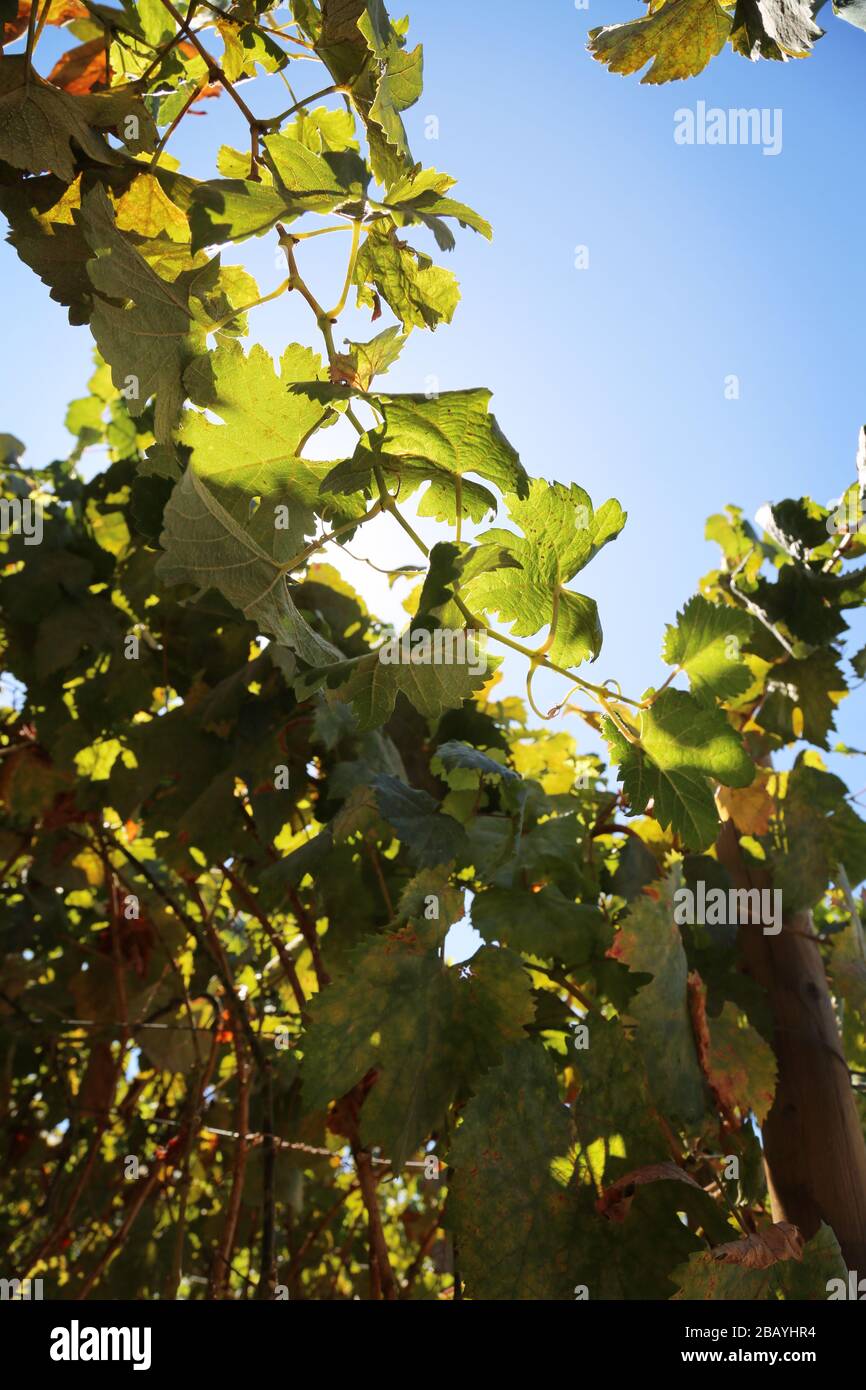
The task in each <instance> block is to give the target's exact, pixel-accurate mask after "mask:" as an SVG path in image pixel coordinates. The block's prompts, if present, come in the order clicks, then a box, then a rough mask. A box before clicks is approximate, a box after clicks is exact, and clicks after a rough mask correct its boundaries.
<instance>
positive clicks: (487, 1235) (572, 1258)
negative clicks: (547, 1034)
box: [446, 1042, 579, 1300]
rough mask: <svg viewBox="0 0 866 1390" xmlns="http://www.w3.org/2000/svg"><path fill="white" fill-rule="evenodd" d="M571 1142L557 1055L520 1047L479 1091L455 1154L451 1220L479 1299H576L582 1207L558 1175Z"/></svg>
mask: <svg viewBox="0 0 866 1390" xmlns="http://www.w3.org/2000/svg"><path fill="white" fill-rule="evenodd" d="M571 1143H572V1135H571V1126H570V1123H569V1113H568V1110H567V1108H566V1106H565V1105H563V1104H562V1102H561V1100H560V1098H559V1094H558V1090H557V1085H556V1076H555V1074H554V1070H553V1066H552V1065H551V1061H550V1058H549V1057H548V1055H547V1053H546V1052H545V1050H544V1048H543V1047H542V1046H541V1044H540V1043H538V1042H520V1043H516V1044H515V1045H514V1046H512V1047H510V1048H508V1049H507V1050H506V1052H505V1057H504V1059H503V1062H502V1064H501V1066H499V1067H497V1068H496V1069H495V1070H493V1071H489V1072H488V1073H487V1075H486V1076H485V1077H484V1079H483V1081H482V1082H481V1084H480V1086H478V1088H477V1089H476V1092H475V1095H474V1096H473V1098H472V1100H471V1102H470V1103H469V1105H468V1106H467V1108H466V1113H465V1117H464V1120H463V1123H462V1125H461V1126H460V1128H459V1130H458V1131H457V1136H456V1138H455V1140H454V1144H453V1147H452V1150H451V1165H452V1167H453V1170H454V1171H453V1175H452V1177H451V1184H450V1190H449V1196H448V1208H447V1218H446V1220H447V1224H448V1225H449V1226H450V1227H452V1228H453V1230H454V1233H455V1236H456V1238H457V1241H458V1245H459V1250H460V1273H461V1275H462V1276H463V1278H464V1280H465V1283H466V1292H467V1293H468V1295H469V1297H470V1298H473V1299H520V1300H524V1299H569V1298H573V1296H574V1295H573V1286H574V1281H575V1277H576V1275H575V1270H576V1265H577V1261H578V1258H579V1253H578V1236H579V1228H578V1223H577V1217H578V1211H579V1208H578V1203H577V1200H576V1196H575V1193H574V1191H573V1190H570V1189H569V1188H568V1187H567V1186H566V1185H565V1183H564V1182H562V1183H560V1182H558V1181H557V1180H556V1178H555V1177H553V1176H552V1175H551V1169H552V1167H553V1165H554V1164H555V1163H557V1161H560V1162H561V1161H562V1160H564V1159H565V1158H566V1157H567V1155H568V1152H569V1149H570V1147H571Z"/></svg>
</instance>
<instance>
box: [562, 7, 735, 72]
mask: <svg viewBox="0 0 866 1390" xmlns="http://www.w3.org/2000/svg"><path fill="white" fill-rule="evenodd" d="M730 33H731V16H730V14H728V13H726V11H725V10H724V9H723V8H722V6H721V4H720V0H666V2H665V3H664V4H660V5H657V6H656V7H655V8H654V9H653V10H652V12H651V13H650V14H648V15H647V16H646V18H644V19H633V20H630V21H629V22H628V23H627V24H609V25H606V26H604V27H602V28H598V29H590V31H589V44H588V48H589V51H590V53H591V54H592V56H593V58H597V59H598V61H599V62H600V63H604V64H605V65H606V66H607V67H609V68H610V70H611V72H621V73H632V72H639V71H640V69H641V68H642V67H645V66H646V64H647V63H651V64H652V66H651V67H650V69H649V71H648V72H646V73H645V74H644V76H643V77H642V78H641V82H651V83H653V82H654V83H658V82H673V81H677V80H679V79H680V78H685V77H697V75H698V73H699V72H703V70H704V68H705V67H706V66H707V64H708V63H709V62H710V60H711V59H712V58H715V56H716V54H717V53H720V52H721V51H722V48H723V47H724V45H725V41H726V40H727V39H728V38H729V36H730Z"/></svg>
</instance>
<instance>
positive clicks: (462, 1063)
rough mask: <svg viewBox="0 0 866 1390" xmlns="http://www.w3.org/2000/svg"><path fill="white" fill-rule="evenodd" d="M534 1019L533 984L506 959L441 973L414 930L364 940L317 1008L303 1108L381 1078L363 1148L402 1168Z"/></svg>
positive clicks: (364, 1120)
mask: <svg viewBox="0 0 866 1390" xmlns="http://www.w3.org/2000/svg"><path fill="white" fill-rule="evenodd" d="M532 1012H533V1008H532V999H531V993H530V985H529V977H528V976H527V974H526V972H525V971H524V970H523V968H522V967H521V965H520V963H519V961H518V960H517V959H516V958H515V957H514V956H511V955H510V954H509V953H508V952H507V951H497V950H493V949H486V948H485V949H482V950H481V951H479V952H478V953H477V955H475V956H474V957H473V960H472V964H471V967H469V968H468V969H467V968H466V967H460V966H455V967H447V966H445V965H443V963H442V961H441V960H440V959H439V955H438V953H437V952H436V951H431V950H428V949H426V948H425V946H424V945H423V944H422V943H421V942H420V941H419V940H418V938H417V936H416V934H415V932H414V931H413V930H412V929H411V928H406V929H404V930H403V931H401V932H398V933H397V934H395V935H389V936H385V937H378V938H373V939H368V940H365V941H363V942H362V943H361V944H360V945H359V946H358V947H356V948H355V950H354V951H353V952H352V954H351V957H350V959H349V962H348V965H347V968H346V970H345V972H344V973H343V974H342V975H341V976H339V977H338V978H337V979H335V980H334V981H333V982H332V983H331V984H330V985H329V986H328V988H327V989H325V990H323V991H322V993H321V994H319V995H317V997H316V999H315V1000H314V1001H313V1003H312V1005H311V1013H312V1024H311V1027H310V1030H309V1034H308V1035H307V1039H306V1042H305V1045H304V1066H303V1094H304V1099H305V1102H306V1105H307V1107H308V1108H310V1109H317V1108H319V1107H322V1106H324V1105H326V1104H327V1103H328V1101H330V1100H336V1099H338V1098H339V1097H340V1096H342V1095H344V1094H345V1093H346V1092H347V1091H349V1090H351V1088H352V1087H353V1086H354V1085H355V1084H356V1083H357V1082H358V1081H360V1080H362V1079H363V1078H364V1077H365V1076H366V1075H367V1073H368V1072H370V1071H371V1070H372V1069H374V1068H375V1071H376V1073H377V1075H376V1079H375V1084H374V1085H373V1087H372V1089H371V1091H370V1093H369V1095H368V1096H367V1098H366V1100H365V1102H364V1106H363V1110H362V1112H361V1138H362V1140H363V1142H364V1143H365V1144H368V1145H371V1144H379V1145H381V1146H382V1148H383V1150H384V1152H385V1154H386V1156H387V1157H388V1158H390V1159H391V1160H392V1161H393V1163H394V1165H395V1166H396V1167H397V1168H399V1167H400V1166H401V1165H402V1164H403V1163H404V1162H405V1161H406V1159H407V1158H409V1157H411V1155H412V1154H413V1153H414V1152H415V1151H416V1150H417V1149H418V1148H419V1147H420V1145H421V1144H422V1143H423V1142H424V1140H425V1139H426V1138H427V1137H428V1136H429V1134H430V1132H431V1131H432V1130H433V1129H435V1128H436V1127H437V1125H438V1124H439V1123H440V1122H441V1121H442V1119H443V1117H444V1115H445V1112H446V1110H447V1108H448V1106H449V1105H450V1104H452V1103H453V1101H454V1100H455V1098H456V1097H457V1096H459V1095H461V1094H462V1093H463V1091H464V1090H465V1088H466V1087H467V1086H468V1085H470V1084H472V1083H474V1082H475V1081H476V1080H477V1078H478V1077H479V1076H480V1075H482V1074H483V1072H484V1071H485V1070H486V1069H487V1068H489V1067H490V1066H492V1065H494V1064H495V1063H496V1062H497V1061H498V1060H499V1058H500V1056H501V1055H502V1049H503V1047H504V1045H505V1044H506V1043H508V1042H512V1041H514V1040H515V1039H517V1038H521V1037H522V1036H523V1035H524V1025H525V1024H527V1023H528V1022H530V1021H531V1018H532Z"/></svg>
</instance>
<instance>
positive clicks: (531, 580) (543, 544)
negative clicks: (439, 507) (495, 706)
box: [466, 474, 626, 666]
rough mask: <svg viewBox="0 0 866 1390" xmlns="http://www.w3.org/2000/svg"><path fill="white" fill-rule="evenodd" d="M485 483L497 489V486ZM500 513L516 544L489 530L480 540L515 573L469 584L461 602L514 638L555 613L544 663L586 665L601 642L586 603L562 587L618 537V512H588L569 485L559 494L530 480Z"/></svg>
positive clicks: (555, 487)
mask: <svg viewBox="0 0 866 1390" xmlns="http://www.w3.org/2000/svg"><path fill="white" fill-rule="evenodd" d="M485 476H487V477H489V476H490V475H489V474H487V475H485ZM491 481H494V482H497V485H499V486H501V484H499V483H498V480H497V479H495V478H494V479H491ZM512 491H513V489H512ZM508 514H509V516H510V518H511V519H512V521H514V523H515V524H516V525H517V526H519V527H520V529H521V531H522V532H523V536H522V537H519V536H515V535H514V534H513V532H511V531H504V530H500V529H498V528H496V529H494V530H492V531H486V532H484V534H483V535H482V536H481V538H480V539H481V540H482V541H485V542H487V543H488V544H496V545H499V546H502V547H504V548H505V549H506V550H508V551H509V552H510V554H511V555H512V556H513V557H514V559H515V560H516V561H517V563H518V565H519V566H520V568H519V569H514V570H506V571H504V572H497V573H496V574H493V575H482V576H480V577H479V578H478V579H474V580H472V581H470V582H469V583H468V584H467V586H466V589H467V595H468V602H469V603H470V605H472V606H473V607H475V606H479V605H480V606H481V607H482V608H483V609H485V610H486V611H488V612H496V613H499V615H500V617H501V618H502V619H503V621H505V622H508V623H510V624H511V632H512V634H513V635H514V636H515V637H530V636H532V635H533V634H534V633H537V632H539V631H540V630H541V629H542V628H543V627H546V626H548V625H549V624H550V623H551V621H552V620H553V618H554V613H555V615H556V626H555V634H554V637H553V641H552V643H551V645H550V647H549V648H548V650H547V655H548V656H549V658H550V660H551V661H554V662H556V663H557V664H558V665H565V666H571V665H575V664H578V663H579V662H581V661H585V660H586V659H587V658H591V659H592V660H594V659H595V658H596V657H597V656H598V653H599V651H600V650H601V643H602V632H601V623H600V620H599V616H598V608H597V606H596V604H595V601H594V599H591V598H587V597H586V595H584V594H579V593H575V592H574V591H573V590H571V589H567V588H566V587H565V586H566V584H568V582H569V580H571V579H573V578H574V576H575V575H576V574H577V573H578V572H579V571H580V570H582V569H583V568H584V566H585V565H588V564H589V562H590V560H592V558H593V557H594V556H595V555H596V554H597V553H598V552H599V550H601V549H602V547H603V546H605V545H607V543H608V541H611V540H614V539H615V538H616V536H618V535H619V533H620V531H621V530H622V528H623V526H624V525H625V520H626V518H625V513H624V512H623V510H622V508H621V507H620V505H619V503H618V502H617V501H615V500H612V499H611V500H609V501H607V502H605V503H604V504H603V505H602V506H601V507H599V508H598V510H597V511H596V510H594V508H593V506H592V502H591V501H590V499H589V496H588V494H587V493H586V492H584V490H583V488H581V487H578V486H577V484H576V483H572V484H571V486H570V487H565V486H564V485H563V484H562V483H553V484H550V483H547V482H545V481H544V480H543V479H541V478H536V479H534V480H533V481H532V483H531V485H530V488H529V492H528V494H527V493H526V491H525V490H524V491H523V494H522V496H516V497H515V496H509V497H508Z"/></svg>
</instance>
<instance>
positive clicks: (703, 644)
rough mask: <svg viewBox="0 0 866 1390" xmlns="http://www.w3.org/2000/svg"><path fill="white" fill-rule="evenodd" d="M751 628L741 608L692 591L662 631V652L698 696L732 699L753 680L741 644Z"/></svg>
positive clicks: (701, 697)
mask: <svg viewBox="0 0 866 1390" xmlns="http://www.w3.org/2000/svg"><path fill="white" fill-rule="evenodd" d="M751 632H752V623H751V620H750V619H749V618H748V617H747V616H746V614H745V613H743V612H742V610H741V609H738V608H733V607H725V606H722V605H716V604H712V603H708V602H707V600H706V599H705V598H701V597H700V596H699V595H697V594H696V595H695V596H694V598H690V599H689V601H688V603H687V604H686V606H685V608H684V609H683V611H682V612H681V613H679V614H678V615H677V624H676V627H670V626H669V627H668V628H667V630H666V632H665V640H664V647H663V649H662V655H663V657H664V659H665V661H666V662H667V663H668V665H669V666H677V667H679V668H680V669H681V670H683V671H685V673H686V675H687V676H688V678H689V682H690V684H691V687H692V693H693V694H694V695H695V696H697V698H698V699H700V700H704V699H707V700H710V701H712V700H713V699H719V700H732V699H735V698H736V696H737V695H742V694H743V692H744V691H746V690H747V689H748V688H749V686H750V685H751V683H752V676H751V673H750V671H749V668H748V667H747V666H746V664H745V662H744V661H743V659H742V657H741V655H740V648H741V647H742V646H743V644H744V643H745V642H747V641H748V639H749V637H750V635H751Z"/></svg>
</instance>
